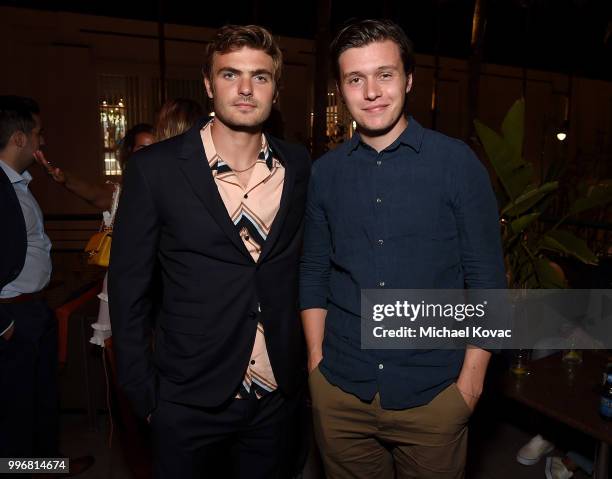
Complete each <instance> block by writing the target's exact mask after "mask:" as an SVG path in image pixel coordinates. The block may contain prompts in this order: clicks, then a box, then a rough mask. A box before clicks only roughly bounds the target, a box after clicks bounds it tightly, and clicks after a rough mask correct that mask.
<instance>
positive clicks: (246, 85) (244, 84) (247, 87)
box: [239, 78, 253, 96]
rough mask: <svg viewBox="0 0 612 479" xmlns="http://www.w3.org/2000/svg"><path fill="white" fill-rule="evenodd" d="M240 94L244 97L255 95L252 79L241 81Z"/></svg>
mask: <svg viewBox="0 0 612 479" xmlns="http://www.w3.org/2000/svg"><path fill="white" fill-rule="evenodd" d="M239 88H240V94H241V95H243V96H251V95H252V94H253V85H252V84H251V79H250V78H243V79H242V80H241V81H240V86H239Z"/></svg>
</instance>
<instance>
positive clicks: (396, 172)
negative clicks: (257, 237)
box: [300, 118, 506, 409]
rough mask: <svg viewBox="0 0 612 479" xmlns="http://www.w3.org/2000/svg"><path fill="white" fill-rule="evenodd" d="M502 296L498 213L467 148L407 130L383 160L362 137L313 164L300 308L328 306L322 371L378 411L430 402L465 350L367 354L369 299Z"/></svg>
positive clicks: (417, 128) (413, 124)
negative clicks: (460, 291) (369, 293)
mask: <svg viewBox="0 0 612 479" xmlns="http://www.w3.org/2000/svg"><path fill="white" fill-rule="evenodd" d="M464 287H467V288H491V289H494V288H505V287H506V285H505V274H504V265H503V259H502V249H501V240H500V230H499V224H498V215H497V205H496V201H495V197H494V195H493V191H492V189H491V184H490V180H489V177H488V174H487V171H486V169H485V168H484V167H483V165H482V164H481V163H480V161H479V160H478V159H477V158H476V156H475V155H474V153H473V152H472V151H471V150H470V148H469V147H468V146H467V145H466V144H465V143H463V142H461V141H459V140H456V139H452V138H449V137H447V136H445V135H442V134H441V133H437V132H435V131H432V130H428V129H425V128H423V127H422V126H421V125H419V123H417V121H416V120H414V119H413V118H409V120H408V127H407V128H406V129H405V130H404V131H403V132H402V134H401V135H400V136H399V137H398V138H397V140H396V141H394V142H393V143H392V144H391V145H389V146H388V147H387V148H385V149H384V150H383V151H381V152H377V151H375V150H374V149H372V148H371V147H369V146H368V145H366V144H365V143H363V142H362V141H361V140H360V137H359V134H355V135H354V136H353V137H352V138H351V140H350V141H348V142H346V143H344V144H342V145H340V146H339V147H338V148H336V149H335V150H333V151H331V152H329V153H327V154H326V155H324V156H323V157H322V158H320V159H319V160H318V161H316V162H315V164H314V166H313V169H312V176H311V182H310V188H309V196H308V200H307V207H306V222H305V236H304V254H303V258H302V262H301V271H300V303H301V304H300V307H301V309H309V308H325V309H327V310H328V312H327V318H326V321H325V339H324V342H323V361H322V363H321V365H320V369H321V372H322V373H323V374H324V375H325V377H326V378H327V379H328V380H329V381H330V382H331V383H332V384H335V385H337V386H339V387H340V388H341V389H343V390H344V391H347V392H349V393H352V394H354V395H356V396H358V397H359V398H361V399H363V400H367V401H369V400H371V399H372V398H373V397H374V396H375V394H376V393H377V392H379V393H380V400H381V404H382V407H384V408H386V409H405V408H409V407H415V406H420V405H422V404H426V403H428V402H429V401H430V400H431V399H433V397H435V396H436V395H437V394H438V393H439V392H440V391H441V390H442V389H444V388H445V387H447V386H448V385H449V384H450V383H451V382H452V381H454V380H455V379H456V378H457V376H458V375H459V372H460V369H461V366H462V362H463V357H464V354H465V353H464V351H452V350H450V351H449V350H362V349H361V336H360V333H361V330H360V314H361V304H360V294H361V289H373V288H390V289H436V288H439V289H454V288H464Z"/></svg>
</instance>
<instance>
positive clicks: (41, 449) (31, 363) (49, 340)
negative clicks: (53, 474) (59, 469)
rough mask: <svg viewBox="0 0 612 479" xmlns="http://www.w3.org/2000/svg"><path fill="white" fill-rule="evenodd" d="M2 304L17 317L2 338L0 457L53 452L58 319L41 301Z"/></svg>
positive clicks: (55, 444)
mask: <svg viewBox="0 0 612 479" xmlns="http://www.w3.org/2000/svg"><path fill="white" fill-rule="evenodd" d="M0 308H2V314H3V315H6V316H8V317H10V318H12V319H13V320H14V321H15V331H14V334H13V336H12V338H11V339H10V340H9V341H6V340H4V339H0V342H2V344H0V457H57V456H58V425H59V404H58V387H57V366H58V363H57V361H58V359H57V322H56V321H55V318H54V316H53V314H52V312H51V310H50V309H49V308H48V307H47V305H46V303H45V302H44V301H31V302H26V303H17V304H0Z"/></svg>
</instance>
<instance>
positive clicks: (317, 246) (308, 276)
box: [300, 163, 331, 310]
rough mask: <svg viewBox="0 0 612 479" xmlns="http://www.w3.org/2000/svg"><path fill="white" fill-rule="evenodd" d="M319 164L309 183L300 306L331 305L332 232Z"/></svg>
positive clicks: (301, 262)
mask: <svg viewBox="0 0 612 479" xmlns="http://www.w3.org/2000/svg"><path fill="white" fill-rule="evenodd" d="M319 166H320V165H318V164H316V163H315V165H314V166H313V169H312V176H311V178H310V184H309V186H308V197H307V199H306V213H305V219H304V250H303V254H302V259H301V261H300V309H301V310H304V309H311V308H324V309H325V308H327V301H328V297H329V275H330V252H331V235H330V231H329V223H328V220H327V214H326V212H325V208H324V202H323V198H322V194H321V191H322V189H323V188H322V186H323V185H321V177H322V174H321V171H320V168H318V167H319Z"/></svg>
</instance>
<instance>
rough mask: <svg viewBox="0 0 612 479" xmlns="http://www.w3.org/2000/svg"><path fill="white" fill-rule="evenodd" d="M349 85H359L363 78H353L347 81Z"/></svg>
mask: <svg viewBox="0 0 612 479" xmlns="http://www.w3.org/2000/svg"><path fill="white" fill-rule="evenodd" d="M347 83H348V84H349V85H359V84H360V83H361V78H360V77H351V78H349V79H348V80H347Z"/></svg>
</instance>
